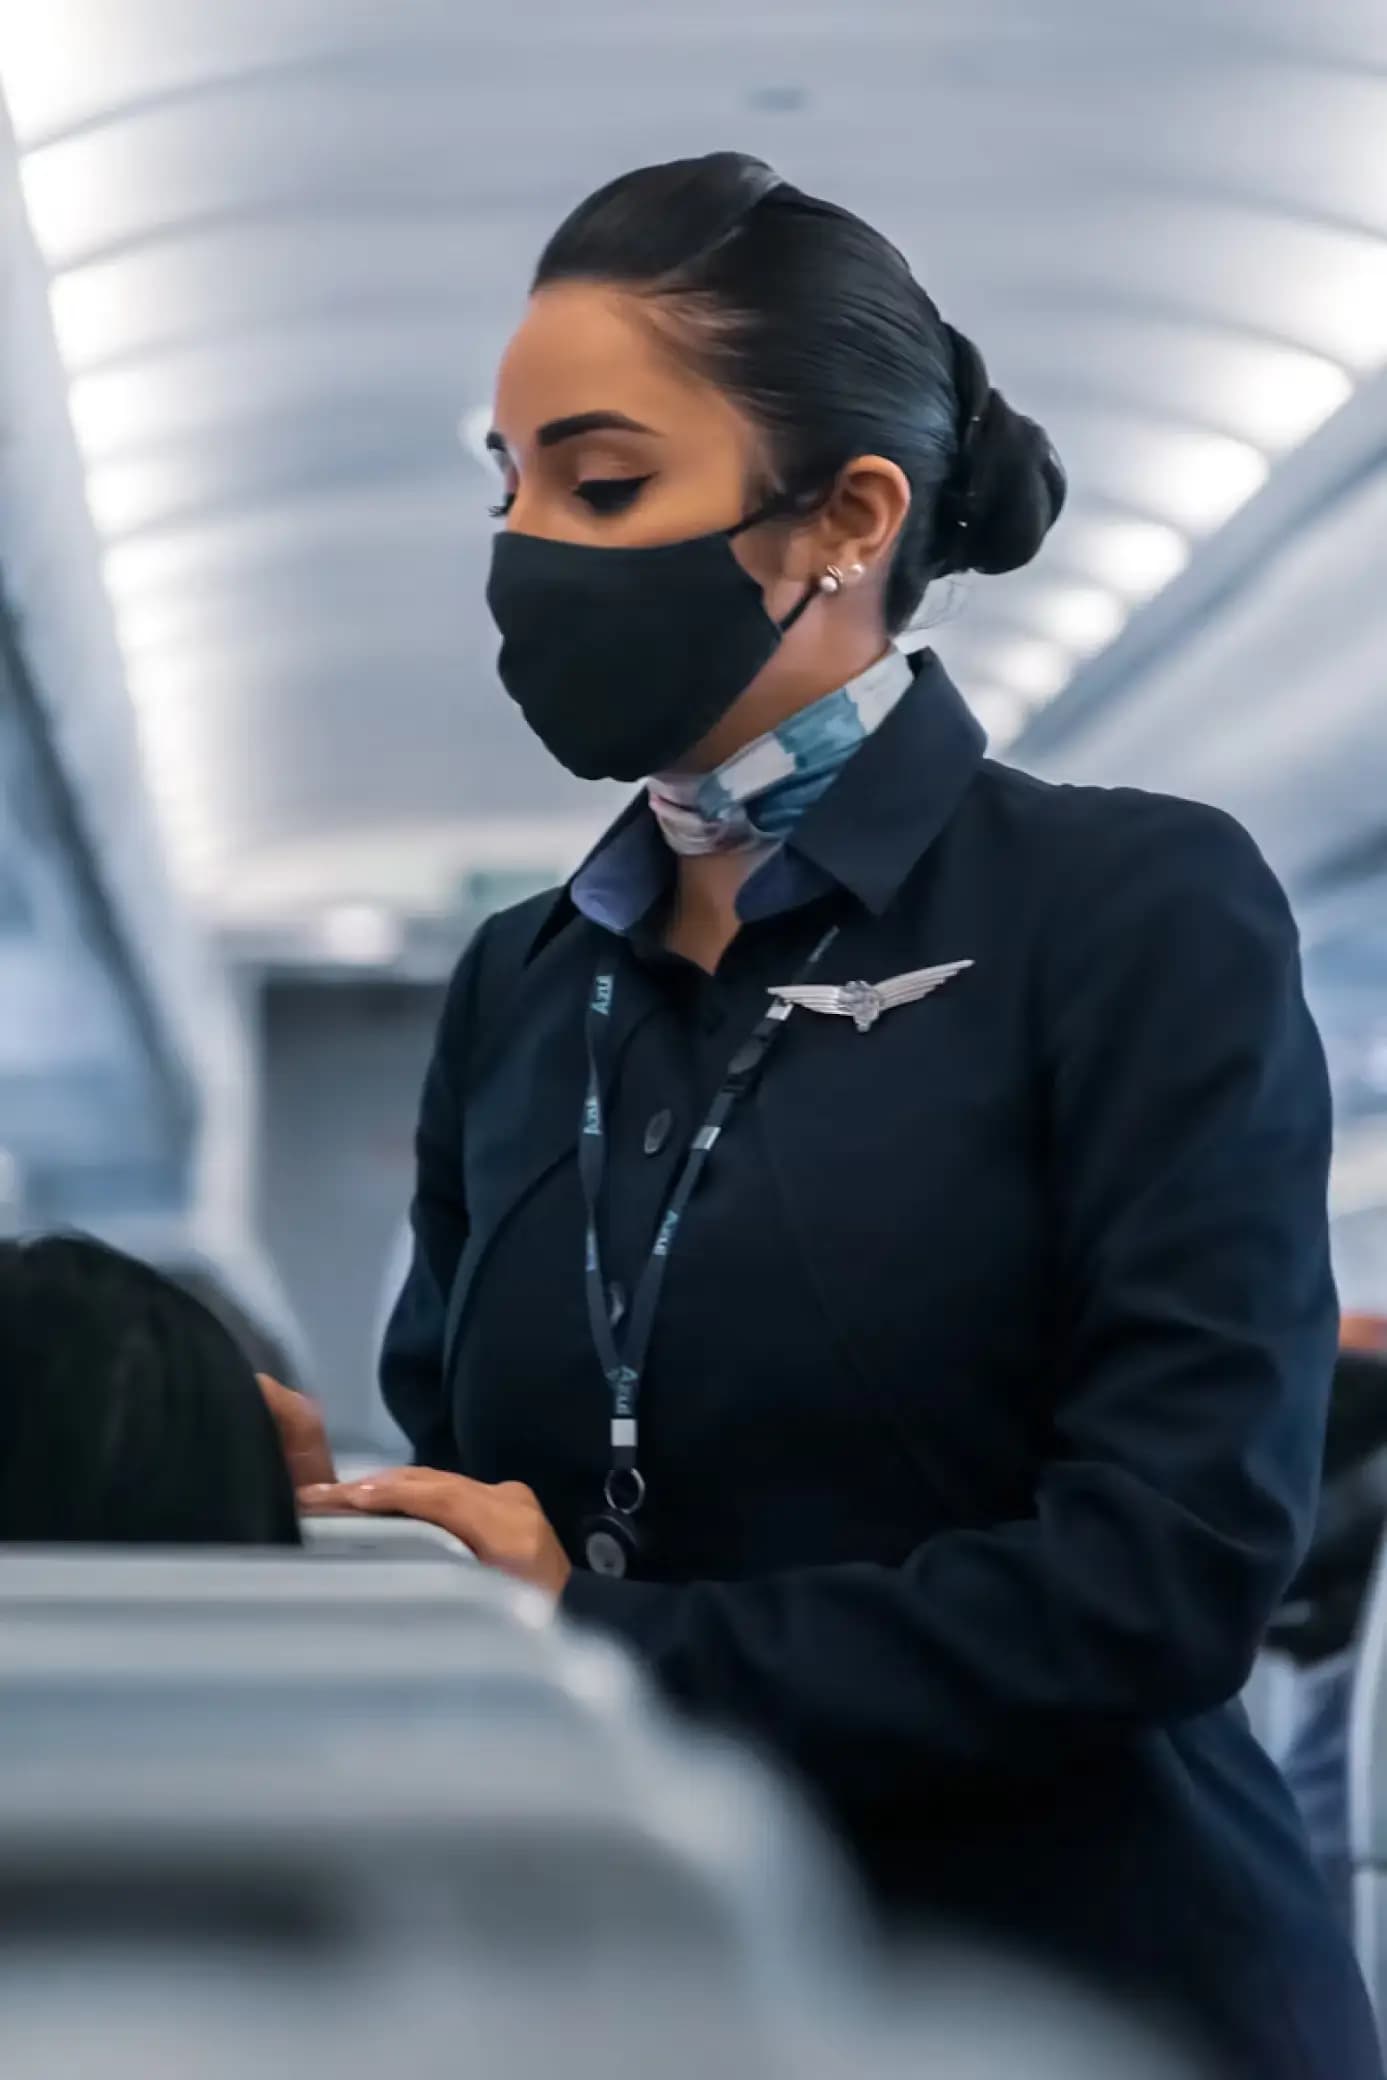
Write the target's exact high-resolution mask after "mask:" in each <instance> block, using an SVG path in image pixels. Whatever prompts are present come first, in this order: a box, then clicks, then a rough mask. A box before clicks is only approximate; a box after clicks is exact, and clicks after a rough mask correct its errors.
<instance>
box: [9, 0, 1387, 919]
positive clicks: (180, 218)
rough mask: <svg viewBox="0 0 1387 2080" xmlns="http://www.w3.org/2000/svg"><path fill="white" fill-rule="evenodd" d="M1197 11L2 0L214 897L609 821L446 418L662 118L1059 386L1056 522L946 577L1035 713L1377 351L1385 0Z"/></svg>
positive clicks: (174, 803) (190, 848)
mask: <svg viewBox="0 0 1387 2080" xmlns="http://www.w3.org/2000/svg"><path fill="white" fill-rule="evenodd" d="M1213 13H1214V17H1215V19H1214V20H1213V21H1211V20H1210V19H1208V15H1209V10H1208V9H1207V8H1206V7H1205V6H1204V5H1203V4H1202V0H1200V4H1197V0H1165V4H1163V5H1160V6H1157V4H1156V0H1140V4H1136V5H1132V6H1128V7H1125V8H1122V9H1120V10H1114V9H1113V8H1112V7H1111V6H1110V5H1105V4H1104V0H1055V4H1052V5H1050V6H1048V7H1045V8H1037V7H1036V6H1035V5H1034V4H1033V0H971V4H968V5H964V4H963V0H955V4H941V5H938V6H931V7H930V8H929V9H927V10H925V9H921V8H920V7H919V4H918V0H859V4H858V5H856V6H855V7H854V8H853V9H852V10H850V11H848V12H845V11H844V10H843V9H841V8H840V7H834V8H828V7H824V6H817V5H814V4H809V5H805V4H796V0H763V4H761V5H759V6H755V7H750V8H748V7H747V6H746V5H745V4H742V5H734V4H733V0H702V4H700V5H699V6H698V7H697V8H694V7H678V8H669V7H661V8H651V7H650V6H649V5H648V0H597V4H596V5H595V6H593V7H589V8H585V9H582V10H578V9H574V8H572V7H570V6H568V5H567V4H560V0H526V4H517V5H515V6H513V7H512V8H510V9H509V10H508V11H506V12H505V13H500V12H497V11H494V10H486V11H483V10H482V9H480V8H477V7H460V6H459V5H457V0H410V4H409V5H407V6H393V7H392V6H387V5H385V4H384V0H379V4H370V0H350V4H344V0H276V5H275V6H274V7H273V8H267V7H265V6H263V5H261V4H259V0H218V4H217V6H215V7H207V8H198V9H190V8H188V7H187V6H186V5H185V4H183V0H122V4H120V5H119V6H116V5H113V4H112V0H46V4H45V6H44V7H43V8H33V7H31V6H25V7H22V6H21V5H19V4H18V0H12V4H10V5H8V6H6V5H5V4H4V0H0V82H3V86H4V89H5V91H6V93H7V96H8V98H9V100H10V103H11V107H12V111H13V114H14V118H15V122H16V127H17V130H18V132H19V137H20V142H21V146H22V147H23V150H24V159H23V177H24V185H25V194H26V199H27V205H28V208H29V211H30V214H31V217H32V221H33V224H34V227H35V230H36V232H37V235H38V238H39V241H40V243H41V245H42V248H43V250H44V253H45V255H46V258H47V261H48V264H49V267H50V269H51V271H52V300H53V313H54V321H55V328H56V331H57V335H58V339H59V342H60V346H61V349H62V353H63V356H64V360H65V364H66V367H67V370H68V373H69V375H70V377H71V384H72V387H71V410H72V416H73V421H74V425H75V428H76V431H77V435H78V439H79V442H80V444H81V447H82V451H83V454H84V458H85V462H86V467H87V486H88V496H89V500H90V504H91V507H92V512H93V516H94V518H95V521H96V524H97V527H98V529H99V531H100V533H101V536H102V538H103V542H104V547H105V573H106V581H107V585H108V587H109V590H110V593H111V596H112V599H113V603H114V606H115V611H116V617H117V625H118V628H119V630H120V634H121V639H122V643H123V645H124V648H125V653H126V658H127V663H128V668H129V679H130V686H131V691H132V695H133V697H134V699H135V701H136V703H137V706H138V709H139V713H140V718H141V732H142V738H143V741H144V743H145V745H146V747H147V759H148V767H149V771H150V774H151V778H152V780H153V783H154V786H155V788H156V791H157V794H158V797H159V799H160V802H161V804H162V805H163V808H164V813H165V815H166V819H167V822H168V825H169V829H170V833H171V836H172V839H173V842H174V844H175V846H176V847H177V849H178V852H179V855H180V857H181V859H182V861H183V863H184V869H185V873H186V875H187V878H188V880H189V884H190V886H192V887H193V888H194V890H195V891H196V892H197V893H198V894H199V895H200V896H201V897H202V899H203V900H204V901H205V902H206V904H207V905H208V907H209V909H210V910H211V911H212V912H213V913H214V914H216V915H221V916H223V917H227V918H230V917H234V916H237V915H240V914H242V913H243V912H244V911H245V910H246V908H247V906H248V905H249V906H250V907H251V908H253V909H254V910H255V912H256V914H257V915H265V914H267V911H268V909H272V908H273V900H274V888H275V885H276V882H275V876H276V873H277V872H278V873H280V874H281V875H282V902H283V909H284V914H285V916H286V918H287V917H291V916H292V917H300V918H305V919H310V920H311V918H312V917H313V916H314V915H316V914H317V912H318V911H321V910H322V909H323V907H324V906H330V905H331V904H333V903H334V902H337V901H343V900H348V899H350V900H352V901H359V900H361V899H362V898H363V897H365V896H369V895H370V893H371V890H370V888H369V887H367V886H364V885H363V875H364V874H365V873H366V868H365V866H364V865H363V864H361V861H365V860H369V859H375V860H377V861H379V860H381V859H383V858H384V857H386V856H388V852H389V844H390V842H391V834H392V833H393V834H394V840H393V842H394V843H395V845H396V847H397V849H398V851H399V852H400V855H401V856H404V855H406V854H407V855H408V857H409V858H410V860H411V861H412V862H413V863H414V864H413V866H412V867H411V870H410V873H409V874H407V875H404V876H398V875H397V876H395V877H394V880H393V881H391V877H390V876H388V875H387V874H386V873H385V871H384V869H383V868H380V867H378V868H377V872H378V874H379V878H380V881H381V884H382V886H381V895H382V899H385V886H384V884H385V883H386V882H387V881H391V887H392V888H395V889H396V891H397V892H396V894H394V895H391V896H390V898H389V899H390V900H392V901H394V900H398V899H400V898H399V897H398V885H402V884H403V883H405V882H407V883H408V885H409V886H410V887H413V888H416V889H417V888H420V887H423V886H424V885H425V884H429V883H433V884H438V885H442V884H443V883H446V882H448V881H449V880H450V878H455V876H456V874H457V873H458V872H460V871H461V867H460V866H459V862H460V861H462V860H464V859H465V857H466V853H467V847H468V844H469V842H475V843H476V844H477V846H478V847H479V848H480V850H481V851H486V850H487V849H488V848H490V850H491V851H493V852H494V850H495V848H496V846H497V844H498V843H499V842H500V841H499V840H498V837H497V832H498V830H499V829H507V830H509V831H510V832H511V834H512V836H511V841H510V842H512V843H513V845H520V844H521V843H526V844H532V843H534V841H535V834H536V831H537V829H543V828H544V824H545V819H562V821H558V822H555V823H554V826H553V827H554V828H555V829H556V830H562V831H564V832H566V833H569V834H570V835H571V834H572V833H574V832H576V831H577V830H579V829H581V828H586V825H587V820H588V819H589V817H590V816H591V813H592V811H591V802H590V798H588V797H585V796H584V795H583V794H582V793H581V792H579V791H577V790H575V789H574V788H572V787H571V786H570V785H569V783H567V782H566V780H565V779H564V778H563V776H562V775H560V774H557V773H555V772H554V771H553V770H552V769H551V768H549V767H548V765H547V764H546V762H545V761H544V759H543V758H542V756H541V755H540V754H539V753H538V752H537V751H536V750H535V749H534V747H533V746H531V745H530V744H529V743H528V742H527V740H526V738H525V736H524V733H523V731H521V730H520V728H519V727H518V724H517V723H516V720H515V717H514V716H513V714H512V713H511V712H510V710H509V707H508V704H506V703H505V702H504V701H503V700H501V699H500V698H499V697H498V695H497V692H496V689H495V684H494V678H493V674H492V671H491V668H490V664H489V661H488V659H489V652H490V636H489V633H488V629H487V625H486V622H485V617H484V611H483V608H482V604H481V580H482V573H483V568H484V560H485V555H486V532H487V521H486V518H485V506H486V503H487V498H488V491H489V487H488V481H487V476H486V474H485V466H484V464H483V463H482V461H481V460H480V458H479V457H478V456H477V455H476V454H475V452H473V447H472V445H471V444H469V442H468V441H467V440H465V439H464V440H463V441H461V442H460V441H459V439H458V427H459V424H460V423H461V424H463V425H464V427H465V426H467V425H469V424H470V425H475V422H476V420H477V418H478V415H479V414H484V412H485V406H486V400H487V395H488V390H489V384H490V379H491V370H492V368H493V366H494V363H495V359H496V356H497V353H498V351H499V348H500V346H501V344H502V342H503V341H504V338H505V335H506V331H507V328H508V326H509V324H510V323H511V321H512V319H513V316H514V313H515V311H516V309H517V307H518V305H519V303H520V300H521V298H522V297H523V293H524V286H525V281H526V277H527V272H528V269H529V267H530V265H531V263H532V261H533V257H534V255H535V254H536V253H537V251H538V249H539V247H540V245H541V243H542V241H543V238H544V236H545V234H546V232H547V231H548V230H549V229H550V228H552V226H553V224H554V223H555V221H556V220H557V219H558V218H559V216H560V215H561V214H562V212H563V210H564V209H565V207H566V206H568V205H569V204H570V203H571V202H572V201H573V200H574V199H575V198H576V197H577V196H578V195H579V194H581V193H582V192H583V191H584V190H585V189H586V188H587V187H589V186H591V185H592V184H594V183H595V182H597V181H599V180H601V179H604V178H606V177H608V176H609V175H610V174H612V173H613V172H615V171H618V170H619V169H620V168H621V167H622V166H624V165H629V164H635V163H638V162H640V161H642V160H645V159H651V158H657V157H669V156H673V155H676V154H678V153H681V152H697V151H702V150H707V149H711V148H715V147H717V146H719V145H724V144H726V143H728V142H737V143H740V144H743V145H745V146H746V148H748V149H752V150H759V151H761V152H763V153H764V154H766V156H768V157H771V158H773V159H775V160H776V161H777V162H778V163H779V164H781V165H782V166H783V167H784V169H785V170H786V171H787V173H788V174H789V175H790V176H791V177H793V178H794V179H796V180H797V181H799V182H800V184H801V185H803V186H805V187H808V188H811V189H819V190H820V191H822V192H825V193H830V194H833V195H835V196H838V197H841V199H842V200H844V201H845V202H848V203H849V204H852V205H853V206H855V207H858V208H860V209H861V210H862V211H863V212H864V213H865V214H867V215H868V216H870V217H872V218H874V219H875V220H876V221H878V222H879V223H880V224H881V226H882V228H883V229H884V230H886V231H887V232H888V233H889V234H890V235H891V236H893V237H895V238H896V239H897V240H898V241H899V242H900V243H901V245H902V246H903V247H904V249H905V250H906V251H907V253H908V254H909V255H910V257H911V259H912V261H913V262H914V264H915V266H916V268H917V271H918V272H919V274H920V275H921V278H922V279H923V280H924V281H925V282H926V283H927V284H928V285H929V287H930V288H931V290H932V291H933V292H934V293H935V294H936V295H937V297H938V298H939V300H940V301H941V302H942V303H944V304H945V305H946V307H947V308H948V309H949V311H950V312H951V313H952V314H953V315H955V316H956V317H957V318H958V320H959V322H961V323H963V324H964V325H966V326H968V327H969V328H970V329H972V330H973V331H975V332H976V333H977V335H978V336H979V337H980V338H981V339H982V341H983V344H984V346H985V348H986V350H987V352H988V355H989V358H990V361H991V363H992V365H993V367H994V369H995V371H996V374H997V377H998V380H999V381H1000V382H1002V383H1003V384H1004V386H1005V387H1006V388H1007V390H1008V392H1009V393H1010V394H1011V395H1012V396H1013V397H1014V398H1015V400H1016V401H1017V402H1018V403H1019V404H1021V405H1022V406H1023V407H1024V408H1025V409H1028V410H1030V411H1032V412H1034V413H1036V414H1037V415H1038V416H1040V417H1042V418H1043V419H1044V420H1045V422H1046V424H1047V425H1048V426H1049V427H1050V429H1051V431H1052V433H1053V434H1054V436H1055V438H1056V441H1057V443H1058V445H1059V447H1060V449H1061V451H1062V453H1063V454H1064V457H1065V460H1066V462H1067V464H1068V467H1069V470H1070V474H1071V481H1072V486H1073V497H1072V502H1071V508H1070V512H1069V514H1068V516H1067V518H1066V522H1065V524H1064V525H1063V527H1062V528H1061V529H1060V530H1059V531H1058V533H1057V535H1056V537H1055V540H1054V542H1053V544H1052V545H1051V546H1050V547H1049V548H1048V549H1047V551H1046V553H1045V555H1044V557H1043V558H1042V560H1041V561H1040V563H1039V564H1038V565H1037V567H1036V569H1035V570H1034V571H1033V572H1028V573H1025V574H1022V575H1020V576H1018V577H1016V578H1014V579H1011V580H1007V581H1003V582H1001V583H998V584H992V585H976V586H964V587H953V588H949V592H948V596H947V597H946V598H943V599H940V600H937V601H932V602H931V603H930V607H929V618H930V620H931V622H933V623H936V624H937V634H938V641H939V645H940V647H941V649H942V650H943V651H944V653H945V655H946V657H947V658H948V659H949V660H950V661H951V662H955V663H956V664H957V665H958V667H959V668H960V670H961V671H963V672H964V673H965V674H966V676H967V679H968V683H969V686H970V689H971V690H972V692H973V694H974V697H975V698H976V701H977V705H978V708H979V711H980V713H982V714H983V715H984V718H985V719H986V720H987V722H988V723H989V725H990V726H991V727H992V728H993V730H994V731H995V732H996V734H997V735H998V736H999V737H1001V738H1003V739H1005V738H1007V737H1010V736H1012V735H1014V734H1015V733H1016V732H1017V731H1019V730H1021V729H1022V728H1023V727H1024V726H1025V725H1026V724H1027V722H1028V720H1029V719H1030V718H1031V717H1033V716H1034V714H1035V713H1036V711H1037V709H1038V708H1039V707H1042V706H1044V705H1046V704H1048V703H1049V702H1051V701H1052V700H1053V699H1054V698H1055V696H1056V695H1058V694H1059V693H1061V692H1062V691H1063V689H1064V688H1065V687H1066V685H1067V684H1068V683H1069V681H1070V679H1071V678H1072V677H1073V675H1074V674H1075V672H1076V671H1077V670H1079V669H1080V668H1081V667H1083V666H1084V665H1085V664H1086V663H1088V662H1089V661H1091V660H1092V659H1093V658H1094V657H1095V656H1096V655H1097V654H1098V653H1099V652H1101V651H1103V650H1104V649H1105V647H1106V646H1108V645H1109V644H1112V643H1113V642H1115V641H1119V640H1120V638H1121V633H1122V631H1123V629H1124V626H1125V625H1126V624H1127V622H1128V619H1129V617H1130V616H1131V615H1132V614H1133V612H1134V611H1135V610H1136V609H1138V608H1140V607H1142V605H1143V603H1145V602H1147V601H1149V600H1151V599H1152V597H1153V596H1154V595H1157V594H1159V593H1160V592H1161V591H1162V589H1163V588H1164V587H1166V586H1167V585H1169V584H1170V583H1171V581H1172V580H1174V579H1176V578H1177V577H1178V574H1179V573H1180V572H1181V571H1182V570H1183V569H1184V567H1185V566H1186V564H1187V563H1188V562H1189V560H1190V558H1191V556H1192V554H1193V553H1194V552H1195V550H1196V549H1197V547H1198V545H1199V544H1200V543H1201V542H1203V541H1205V540H1206V539H1207V538H1208V537H1210V536H1211V535H1212V534H1214V533H1215V532H1216V531H1218V530H1219V529H1221V528H1222V527H1223V526H1224V525H1225V523H1227V522H1228V520H1229V519H1230V518H1231V516H1233V515H1234V514H1235V513H1237V512H1238V511H1239V509H1240V508H1241V507H1243V506H1244V505H1246V504H1247V503H1248V502H1249V501H1252V500H1255V499H1257V496H1258V493H1259V491H1260V490H1261V487H1263V485H1265V484H1266V483H1267V482H1268V480H1269V479H1270V478H1272V477H1274V476H1275V474H1276V473H1277V471H1278V469H1280V468H1282V467H1284V464H1285V458H1287V457H1288V456H1293V454H1294V452H1295V451H1296V450H1297V449H1298V448H1299V447H1300V445H1301V444H1303V443H1305V442H1306V441H1307V440H1309V439H1311V438H1312V437H1313V436H1314V435H1315V433H1316V429H1318V428H1320V427H1322V426H1323V425H1324V423H1325V422H1326V421H1327V420H1329V419H1330V418H1331V417H1332V415H1334V414H1335V413H1337V412H1338V411H1339V410H1340V408H1341V407H1342V406H1343V405H1344V404H1345V402H1346V400H1349V399H1350V398H1351V397H1352V395H1353V393H1354V391H1355V388H1356V387H1357V386H1359V385H1360V384H1361V383H1362V382H1363V380H1364V379H1365V377H1367V376H1368V375H1369V374H1370V373H1372V372H1373V371H1375V370H1377V369H1378V368H1379V367H1381V365H1382V363H1383V361H1384V359H1387V152H1385V151H1384V149H1383V146H1382V139H1383V138H1384V137H1385V136H1387V19H1384V16H1383V14H1382V10H1381V5H1380V0H1338V4H1337V5H1336V6H1335V7H1333V8H1332V9H1322V10H1310V9H1307V8H1306V7H1305V6H1304V5H1303V4H1302V0H1224V4H1223V5H1221V6H1220V7H1219V8H1218V9H1217V10H1214V11H1213ZM353 829H359V830H360V831H361V832H362V833H363V834H364V833H366V832H368V831H369V832H370V833H371V834H372V835H371V843H370V845H366V844H364V843H363V845H362V847H361V848H359V850H360V860H359V861H357V862H356V863H354V862H353V857H352V846H351V843H350V834H351V832H352V830H353ZM430 848H432V855H433V856H434V857H435V859H436V860H437V861H438V862H439V863H442V862H444V861H445V860H446V863H447V869H446V873H445V872H443V871H442V866H441V864H440V871H439V872H438V873H436V874H434V875H432V876H431V875H430V874H429V872H428V870H427V865H426V862H424V855H426V854H428V853H429V850H430ZM503 849H504V847H503ZM541 849H543V848H541ZM315 875H316V877H317V878H316V880H315V878H314V877H315Z"/></svg>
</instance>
